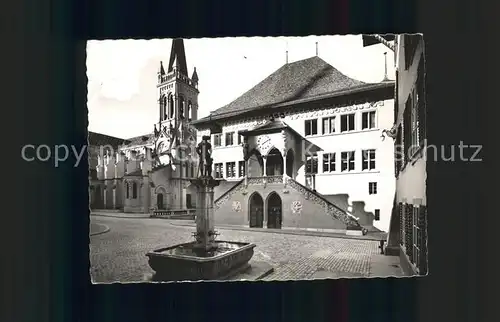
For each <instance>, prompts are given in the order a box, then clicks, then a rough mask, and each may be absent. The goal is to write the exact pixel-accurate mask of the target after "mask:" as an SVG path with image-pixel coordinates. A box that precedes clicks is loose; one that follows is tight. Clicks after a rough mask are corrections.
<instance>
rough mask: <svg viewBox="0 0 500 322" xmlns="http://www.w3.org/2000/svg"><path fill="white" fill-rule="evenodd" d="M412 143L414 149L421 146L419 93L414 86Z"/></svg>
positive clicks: (411, 120)
mask: <svg viewBox="0 0 500 322" xmlns="http://www.w3.org/2000/svg"><path fill="white" fill-rule="evenodd" d="M410 106H411V118H410V122H411V133H410V135H411V145H412V146H413V147H414V149H413V151H416V150H415V149H416V148H417V147H418V146H419V144H420V141H419V133H418V132H419V130H418V126H419V124H418V123H419V122H418V121H419V120H418V94H417V90H416V88H413V91H412V94H411V105H410Z"/></svg>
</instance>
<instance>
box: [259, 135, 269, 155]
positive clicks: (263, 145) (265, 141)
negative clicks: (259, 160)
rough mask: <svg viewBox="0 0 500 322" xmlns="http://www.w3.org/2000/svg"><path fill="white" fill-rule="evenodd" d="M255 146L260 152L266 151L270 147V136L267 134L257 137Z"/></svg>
mask: <svg viewBox="0 0 500 322" xmlns="http://www.w3.org/2000/svg"><path fill="white" fill-rule="evenodd" d="M257 146H258V148H259V150H260V152H261V153H265V152H267V150H268V149H269V148H270V147H271V138H270V137H269V136H267V135H262V136H259V137H258V138H257Z"/></svg>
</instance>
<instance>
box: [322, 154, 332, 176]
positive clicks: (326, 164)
mask: <svg viewBox="0 0 500 322" xmlns="http://www.w3.org/2000/svg"><path fill="white" fill-rule="evenodd" d="M334 171H335V153H326V154H323V172H334Z"/></svg>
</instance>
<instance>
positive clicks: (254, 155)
mask: <svg viewBox="0 0 500 322" xmlns="http://www.w3.org/2000/svg"><path fill="white" fill-rule="evenodd" d="M248 163H249V164H248V176H249V177H261V176H263V175H264V173H263V171H262V169H263V167H264V161H263V160H262V156H261V155H260V152H259V151H257V150H255V149H254V150H252V151H251V152H250V157H249V159H248Z"/></svg>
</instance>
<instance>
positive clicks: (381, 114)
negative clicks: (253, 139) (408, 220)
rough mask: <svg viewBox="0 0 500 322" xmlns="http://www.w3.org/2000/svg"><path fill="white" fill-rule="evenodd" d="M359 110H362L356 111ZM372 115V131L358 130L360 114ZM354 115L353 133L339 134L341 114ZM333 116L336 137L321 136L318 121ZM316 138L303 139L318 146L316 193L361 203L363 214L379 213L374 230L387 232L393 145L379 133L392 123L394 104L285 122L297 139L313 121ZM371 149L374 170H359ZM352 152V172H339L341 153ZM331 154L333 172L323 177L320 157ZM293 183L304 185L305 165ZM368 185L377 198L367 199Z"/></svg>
mask: <svg viewBox="0 0 500 322" xmlns="http://www.w3.org/2000/svg"><path fill="white" fill-rule="evenodd" d="M359 107H362V109H360V108H359ZM368 111H376V116H375V118H376V126H375V129H370V130H361V128H362V127H361V125H362V123H361V122H362V116H361V115H362V113H363V112H368ZM350 113H355V130H354V131H351V132H344V133H340V119H341V117H340V116H341V115H343V114H350ZM328 116H335V122H336V125H335V126H336V133H333V134H328V135H323V134H322V127H321V126H322V118H323V117H328ZM316 118H317V120H318V121H317V122H318V134H317V135H314V136H307V137H306V138H307V139H308V140H309V141H311V142H312V143H313V144H315V145H317V146H319V147H320V148H321V149H322V150H323V151H321V152H318V174H317V175H316V183H315V188H316V190H317V191H318V192H319V193H321V194H323V195H331V194H348V195H349V203H350V204H352V202H354V201H364V202H365V211H368V212H374V211H375V209H379V210H380V220H379V221H374V226H375V227H377V228H378V229H381V230H383V231H388V230H389V222H390V217H391V211H392V205H393V199H394V193H395V186H396V181H395V177H394V141H393V140H392V139H391V138H388V137H387V138H386V139H385V140H382V138H381V135H382V130H384V129H390V128H391V127H392V125H393V121H394V100H386V101H383V102H381V104H380V105H378V106H375V107H367V104H363V105H362V106H358V107H357V108H356V109H354V108H353V109H351V110H350V111H349V110H348V109H342V108H341V109H340V110H339V112H333V113H325V114H322V115H318V116H309V117H304V118H299V119H293V118H292V119H288V120H287V119H285V122H286V123H287V124H288V125H289V126H290V127H292V128H293V129H294V130H296V131H297V132H298V133H300V134H301V135H304V134H305V127H304V121H305V120H309V119H316ZM369 149H375V151H376V152H375V154H376V157H375V158H376V162H375V170H364V171H363V170H362V151H363V150H369ZM348 151H355V167H354V170H353V171H349V172H341V152H348ZM323 153H335V157H336V169H335V171H334V172H328V173H323V167H322V165H323V163H322V160H323V159H322V154H323ZM297 181H299V182H301V183H305V165H304V166H302V167H301V168H300V169H299V171H298V176H297ZM370 182H376V183H377V194H373V195H370V194H369V190H368V186H369V183H370Z"/></svg>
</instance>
